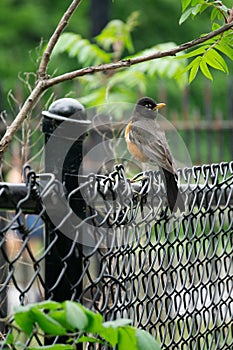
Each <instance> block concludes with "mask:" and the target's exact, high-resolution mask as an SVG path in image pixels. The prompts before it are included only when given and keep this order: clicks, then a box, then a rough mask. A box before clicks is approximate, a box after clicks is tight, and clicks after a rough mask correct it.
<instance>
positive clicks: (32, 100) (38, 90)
mask: <svg viewBox="0 0 233 350" xmlns="http://www.w3.org/2000/svg"><path fill="white" fill-rule="evenodd" d="M80 2H81V0H74V1H73V2H72V4H71V5H70V7H69V8H68V10H67V11H66V13H65V14H64V16H63V17H62V19H61V21H60V22H59V24H58V26H57V28H56V30H55V32H54V34H53V35H52V37H51V39H50V40H49V43H48V48H47V49H46V51H45V53H44V55H43V57H42V60H41V63H40V67H39V76H40V80H39V81H38V82H37V84H36V86H35V88H34V89H33V91H32V92H31V94H30V95H29V97H28V98H27V99H26V101H25V102H24V104H23V106H22V109H21V110H20V111H19V113H18V115H17V116H16V118H15V119H14V121H13V122H12V124H11V125H10V126H9V127H8V128H7V130H6V133H5V134H4V135H3V137H2V139H1V141H0V159H2V157H3V155H4V153H5V151H6V149H7V147H8V145H9V143H10V142H11V140H12V139H13V136H14V134H15V133H16V131H17V130H18V129H19V128H20V126H21V125H22V123H23V121H24V119H26V117H27V115H28V113H29V112H30V111H31V110H32V108H33V107H34V106H35V105H36V104H37V103H38V101H39V100H40V98H41V96H42V94H43V92H44V91H45V90H47V89H48V88H50V87H51V86H54V85H56V84H59V83H62V82H64V81H66V80H72V79H74V78H77V77H80V76H83V75H87V74H94V73H97V72H103V71H107V70H115V69H118V68H126V67H130V66H132V65H134V64H138V63H142V62H145V61H150V60H154V59H158V58H162V57H167V56H175V55H176V54H177V53H178V52H181V51H184V50H187V49H189V48H191V47H194V46H196V45H198V44H201V43H203V42H205V41H207V40H209V39H211V38H214V37H215V36H217V35H219V34H222V33H224V32H225V31H227V30H229V29H230V28H232V27H233V21H231V22H230V23H227V24H224V25H223V26H221V27H220V28H218V29H217V30H215V31H213V32H210V33H208V34H206V35H204V36H202V37H200V38H197V39H194V40H191V41H188V42H186V43H184V44H181V45H179V46H176V47H174V48H173V49H170V50H165V51H157V52H155V53H154V54H151V55H148V56H138V57H133V58H129V59H124V60H121V61H118V62H112V63H107V64H101V65H99V66H91V67H86V68H83V69H79V70H76V71H72V72H68V73H65V74H62V75H60V76H57V77H55V78H50V79H47V77H46V69H47V66H48V62H49V59H50V56H51V53H52V51H53V48H54V46H55V44H56V43H57V40H58V38H59V36H60V34H61V32H62V30H63V29H64V28H65V26H66V25H67V23H68V20H69V18H70V17H71V15H72V13H73V12H74V10H75V9H76V8H77V6H78V5H79V4H80Z"/></svg>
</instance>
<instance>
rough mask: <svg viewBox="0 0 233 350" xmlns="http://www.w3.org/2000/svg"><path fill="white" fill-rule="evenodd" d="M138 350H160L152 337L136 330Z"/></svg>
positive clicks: (140, 330)
mask: <svg viewBox="0 0 233 350" xmlns="http://www.w3.org/2000/svg"><path fill="white" fill-rule="evenodd" d="M136 337H137V346H138V347H137V349H138V350H161V348H160V346H159V344H158V343H157V341H156V340H155V339H154V338H153V337H152V335H151V334H150V333H148V332H146V331H144V330H142V329H137V330H136Z"/></svg>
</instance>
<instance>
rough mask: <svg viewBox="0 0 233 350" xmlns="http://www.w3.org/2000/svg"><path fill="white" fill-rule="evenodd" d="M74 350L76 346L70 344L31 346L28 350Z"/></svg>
mask: <svg viewBox="0 0 233 350" xmlns="http://www.w3.org/2000/svg"><path fill="white" fill-rule="evenodd" d="M38 349H42V350H74V349H75V346H73V345H68V344H54V345H45V346H30V347H28V348H27V350H38Z"/></svg>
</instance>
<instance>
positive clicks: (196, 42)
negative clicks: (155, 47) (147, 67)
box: [45, 21, 233, 88]
mask: <svg viewBox="0 0 233 350" xmlns="http://www.w3.org/2000/svg"><path fill="white" fill-rule="evenodd" d="M231 27H233V21H232V22H230V23H227V24H224V25H223V26H221V27H219V28H218V29H216V30H214V31H213V32H210V33H208V34H206V35H203V36H201V37H200V38H197V39H194V40H191V41H188V42H186V43H184V44H181V45H179V46H176V47H174V48H172V49H170V50H164V51H156V52H155V53H153V54H151V55H148V56H137V57H133V58H129V59H123V60H121V61H117V62H112V63H106V64H100V65H99V66H91V67H85V68H82V69H78V70H76V71H72V72H68V73H65V74H62V75H59V76H57V77H55V78H51V79H48V80H47V81H46V82H45V85H46V88H49V87H51V86H53V85H56V84H59V83H62V82H63V81H66V80H72V79H74V78H77V77H81V76H83V75H87V74H94V73H97V72H101V71H107V70H114V69H118V68H125V67H130V66H132V65H134V64H138V63H142V62H146V61H151V60H154V59H158V58H162V57H167V56H175V55H176V54H177V53H178V52H181V51H185V50H187V49H190V48H191V47H193V46H196V45H199V44H202V43H203V42H205V41H207V40H209V39H212V38H214V37H215V36H217V35H219V34H222V33H224V32H225V31H227V30H229V29H230V28H231Z"/></svg>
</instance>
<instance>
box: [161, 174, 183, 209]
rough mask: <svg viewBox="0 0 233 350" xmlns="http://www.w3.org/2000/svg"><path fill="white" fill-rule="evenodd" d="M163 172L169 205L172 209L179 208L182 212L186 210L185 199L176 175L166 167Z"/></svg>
mask: <svg viewBox="0 0 233 350" xmlns="http://www.w3.org/2000/svg"><path fill="white" fill-rule="evenodd" d="M163 173H164V176H165V186H166V192H167V200H168V205H169V208H170V210H171V212H173V211H175V212H176V211H177V209H178V208H179V209H180V211H181V212H184V211H185V206H184V201H183V198H182V197H181V194H180V192H179V189H178V186H177V179H176V176H175V175H174V174H172V173H170V172H169V171H167V170H166V169H163Z"/></svg>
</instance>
